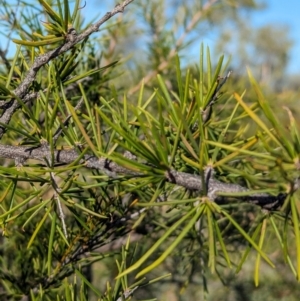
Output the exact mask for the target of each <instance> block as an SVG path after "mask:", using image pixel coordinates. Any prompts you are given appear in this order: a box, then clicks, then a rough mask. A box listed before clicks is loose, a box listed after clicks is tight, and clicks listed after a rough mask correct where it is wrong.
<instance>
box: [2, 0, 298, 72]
mask: <svg viewBox="0 0 300 301" xmlns="http://www.w3.org/2000/svg"><path fill="white" fill-rule="evenodd" d="M35 1H37V0H35ZM137 1H145V0H137ZM256 1H257V2H259V3H260V2H264V3H266V4H267V7H266V8H265V9H264V10H261V11H256V12H255V13H253V14H252V15H251V16H252V17H251V23H252V25H254V26H262V25H265V24H268V23H273V24H274V23H275V24H277V25H279V26H280V24H282V25H288V26H289V28H290V37H291V39H292V40H293V42H294V46H293V48H292V50H291V53H290V61H289V65H288V72H289V73H298V74H300V0H286V1H280V0H256ZM111 2H112V1H107V0H105V1H103V0H87V1H86V6H85V8H84V9H83V13H84V15H85V17H86V19H88V20H91V18H93V17H97V18H96V19H98V18H99V16H100V15H101V16H102V15H103V14H104V13H105V12H106V10H107V9H110V8H111V7H110V6H111V5H108V3H111ZM103 6H104V7H103ZM108 6H109V7H108ZM1 38H2V41H0V45H1V46H2V47H4V46H5V44H6V42H5V40H3V37H2V36H1ZM207 38H208V39H206V38H205V39H204V41H203V42H204V43H205V44H206V43H207V44H208V45H209V46H210V47H212V48H213V42H214V41H213V39H210V38H209V37H207ZM10 48H11V49H10V53H12V55H13V53H14V49H15V47H13V45H11V47H10ZM211 50H213V49H211ZM192 51H197V52H198V51H199V47H198V49H197V50H196V49H194V50H192Z"/></svg>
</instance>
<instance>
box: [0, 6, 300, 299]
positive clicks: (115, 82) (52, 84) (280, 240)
mask: <svg viewBox="0 0 300 301" xmlns="http://www.w3.org/2000/svg"><path fill="white" fill-rule="evenodd" d="M2 2H3V1H2ZM34 2H35V3H34V6H32V3H30V2H20V1H19V2H18V3H17V5H18V6H17V8H18V9H19V10H21V14H20V16H21V17H20V18H16V16H17V13H16V9H15V7H13V6H10V5H8V3H7V1H4V2H3V3H2V4H3V5H2V8H1V10H2V11H1V13H2V15H5V16H6V17H7V18H6V19H5V22H7V25H8V28H10V29H11V30H12V31H11V32H13V34H11V35H10V34H8V35H7V39H8V40H9V39H11V40H12V41H13V42H14V43H15V44H16V45H17V50H16V53H15V55H14V56H13V58H12V59H9V58H8V56H7V53H5V52H4V51H2V50H1V59H2V61H3V63H4V64H3V65H2V66H1V78H0V98H1V100H0V109H1V116H0V139H1V144H0V158H1V167H0V189H1V197H0V200H1V203H0V206H1V207H0V209H1V210H0V222H1V228H2V238H1V253H0V257H1V265H0V279H1V286H0V295H1V300H20V299H22V300H126V299H128V298H131V297H132V295H133V293H134V294H137V296H138V293H139V291H143V289H144V288H145V287H148V286H152V285H155V282H156V283H157V282H158V283H160V284H163V283H164V281H171V282H172V281H174V282H176V281H178V279H179V278H180V281H178V283H179V284H180V287H181V288H183V287H187V288H188V283H189V282H193V281H194V279H195V277H199V275H200V274H201V275H202V276H201V277H203V278H206V275H207V274H208V273H216V274H217V275H219V277H220V278H222V277H223V276H222V273H223V272H224V271H225V270H230V269H231V270H234V271H239V270H241V269H242V267H243V265H244V264H246V263H247V262H248V261H251V262H252V261H253V260H254V261H255V264H254V266H255V268H254V283H255V284H256V285H258V284H259V276H260V266H261V265H263V266H266V265H269V266H271V267H275V266H276V261H277V260H279V259H281V260H283V261H284V262H285V264H286V265H287V266H288V267H289V268H290V273H291V274H292V275H294V277H295V278H296V279H299V278H300V235H299V200H298V194H297V191H298V188H299V181H298V177H299V168H300V162H299V153H300V139H299V133H298V130H297V127H296V123H295V119H294V117H293V115H292V113H291V111H290V110H289V109H288V108H285V110H286V112H287V115H288V116H289V122H290V123H289V125H288V128H287V127H284V126H283V125H282V124H281V123H280V122H279V121H278V119H277V118H276V116H275V115H274V114H273V112H272V109H271V107H270V104H269V102H268V100H267V99H266V98H265V97H264V94H263V92H262V90H261V89H260V87H259V85H258V83H257V82H256V80H255V78H254V77H253V76H252V74H251V72H250V71H249V80H250V83H251V86H252V88H251V90H250V91H247V92H245V91H244V90H242V91H239V90H238V89H237V90H233V91H230V92H227V90H226V84H227V83H229V82H230V81H233V80H235V81H236V80H237V79H236V78H235V77H234V73H232V72H231V70H228V64H227V63H224V57H220V58H219V59H215V58H214V59H211V54H210V51H209V49H205V50H204V46H203V45H202V46H201V54H200V59H199V63H198V65H197V68H190V69H188V68H183V67H182V66H181V65H182V62H181V59H180V56H179V55H178V52H180V48H181V47H182V43H183V42H182V39H179V40H178V41H177V43H175V44H176V45H175V47H174V48H172V47H170V45H169V44H168V43H167V42H166V41H165V44H163V42H164V38H165V36H164V35H163V34H161V31H159V27H158V26H156V24H157V22H158V21H157V20H156V19H155V15H151V14H150V15H149V14H148V13H147V12H149V10H150V12H151V9H155V8H154V6H153V7H152V6H151V4H147V5H150V6H151V9H149V7H148V6H147V5H144V6H142V5H141V6H139V4H138V3H137V4H135V3H133V0H125V1H123V2H120V3H119V4H117V5H116V6H114V5H113V6H112V7H111V10H110V11H109V12H108V13H106V14H104V15H103V17H101V18H100V19H99V20H98V21H96V22H95V23H93V24H87V25H84V22H82V17H81V13H82V11H84V9H85V4H84V3H80V1H79V0H76V1H75V3H72V5H71V4H69V1H67V0H57V1H50V0H49V1H46V0H39V1H34ZM135 2H138V1H135ZM141 2H142V1H141ZM149 2H151V1H149ZM153 2H156V4H158V3H160V2H159V1H153ZM200 2H201V1H200ZM217 2H218V1H212V0H211V1H206V2H205V1H204V4H203V3H202V2H201V4H199V5H200V6H199V10H198V11H197V12H196V13H195V15H194V16H193V18H191V23H190V24H187V22H185V23H184V24H186V28H185V29H186V31H185V32H186V33H188V31H190V30H191V28H192V27H193V26H195V24H196V23H197V22H199V20H200V19H201V16H203V15H205V14H206V15H207V16H209V15H210V14H212V13H213V12H215V10H217V9H219V7H218V6H216V7H215V6H214V5H215V4H218V3H217ZM221 2H222V1H221ZM221 4H222V3H221ZM222 5H224V6H225V4H222ZM142 9H145V11H146V13H145V16H148V17H149V18H150V19H149V20H150V21H149V23H150V24H151V25H152V30H153V32H154V33H155V32H156V30H157V32H159V33H160V34H157V35H155V36H156V42H157V45H158V46H157V47H161V48H159V49H161V50H162V51H161V52H158V51H157V50H158V48H157V47H156V46H155V45H152V46H153V48H152V49H151V51H150V52H149V55H151V59H152V60H150V61H148V67H149V68H150V69H149V70H150V71H149V72H148V73H147V74H145V75H144V77H145V79H144V81H143V80H142V81H136V78H134V76H129V75H128V73H125V75H124V74H122V72H121V71H123V70H124V68H125V69H126V68H128V70H130V68H131V67H130V66H129V65H127V66H126V64H127V62H126V61H125V62H124V61H123V62H118V61H117V60H115V58H117V57H118V51H119V50H118V47H117V44H118V35H116V33H119V34H120V35H122V30H123V33H126V32H127V31H128V27H130V28H131V29H132V30H133V31H134V30H136V31H138V28H137V27H134V24H129V23H126V21H125V20H126V16H127V15H126V14H125V15H124V17H123V18H119V19H117V18H118V16H119V15H120V14H122V13H123V12H124V11H125V12H126V13H127V12H128V14H130V12H131V13H132V14H134V13H135V12H136V13H137V12H138V11H140V10H142ZM148 9H149V10H148ZM157 9H160V8H159V6H158V8H157ZM223 9H224V7H223ZM99 13H100V11H99ZM199 14H200V16H199ZM158 17H159V16H158ZM114 18H116V21H113V23H107V22H108V21H109V20H110V19H114ZM184 21H186V20H184ZM151 22H152V23H151ZM103 26H106V30H107V31H106V33H105V34H104V35H102V36H101V39H100V42H101V43H103V49H102V50H101V49H99V48H98V47H97V45H96V40H95V39H94V38H93V37H94V36H97V35H98V34H100V33H99V29H101V28H102V27H103ZM16 34H18V37H16ZM98 42H99V41H98ZM122 64H123V65H122ZM150 65H152V66H150ZM124 66H125V67H124ZM119 70H120V71H119ZM141 70H143V69H142V68H140V69H139V70H138V72H141ZM136 74H137V73H136ZM231 86H232V85H231ZM270 242H271V245H270ZM275 246H276V247H275ZM274 249H276V250H277V253H276V256H275V255H274V254H273V253H272V252H273V251H274ZM250 253H251V254H252V255H253V256H250V255H251V254H250ZM175 263H176V264H175ZM105 266H106V268H105ZM208 270H209V271H208ZM197 275H198V276H197ZM237 277H238V276H237ZM202 286H203V287H204V289H205V281H204V282H203V283H202ZM143 292H144V293H145V292H146V291H143ZM149 296H153V295H149ZM149 296H146V295H145V294H144V295H143V296H140V297H139V298H140V299H141V298H149ZM154 296H155V295H154Z"/></svg>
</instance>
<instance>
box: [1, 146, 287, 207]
mask: <svg viewBox="0 0 300 301" xmlns="http://www.w3.org/2000/svg"><path fill="white" fill-rule="evenodd" d="M51 156H52V154H51V151H50V150H48V149H45V148H43V147H37V148H30V147H26V146H11V145H2V144H0V157H2V158H8V159H13V160H22V162H25V161H26V160H31V159H32V160H38V161H42V162H45V158H50V157H51ZM53 157H54V162H53V163H54V164H69V163H72V162H74V161H76V160H77V159H78V157H79V154H78V153H77V152H76V151H75V150H74V149H72V150H55V151H54V154H53ZM79 163H80V164H84V166H85V167H86V168H90V169H97V170H99V171H100V172H103V173H105V174H107V175H109V176H113V177H114V176H117V175H118V174H121V175H122V174H126V175H131V176H134V177H138V176H143V173H138V172H135V171H132V170H130V169H127V168H125V167H123V166H121V165H118V164H116V163H115V162H113V161H110V160H108V159H107V158H104V157H100V158H97V157H95V156H91V155H85V156H84V157H83V159H81V160H80V162H79ZM165 178H166V181H168V182H170V183H173V184H176V185H179V186H182V187H185V188H186V189H189V190H193V191H199V192H203V190H206V191H207V196H208V197H209V198H210V199H211V200H212V201H218V200H220V199H222V198H224V197H222V196H221V197H220V195H221V194H222V193H245V195H243V196H242V197H240V196H238V198H239V199H242V200H243V201H247V202H250V203H253V204H255V205H258V206H260V207H262V208H263V209H267V210H276V209H278V208H280V207H281V206H282V204H283V202H284V200H285V198H286V196H287V194H286V193H279V194H278V195H277V196H274V195H271V194H268V193H255V194H250V193H249V195H247V191H249V189H247V188H245V187H243V186H240V185H237V184H228V183H223V182H221V181H218V180H216V179H214V177H213V172H210V173H209V177H206V184H205V183H202V178H201V177H200V176H198V175H192V174H189V173H185V172H179V171H176V170H168V171H166V172H165ZM229 197H230V196H229Z"/></svg>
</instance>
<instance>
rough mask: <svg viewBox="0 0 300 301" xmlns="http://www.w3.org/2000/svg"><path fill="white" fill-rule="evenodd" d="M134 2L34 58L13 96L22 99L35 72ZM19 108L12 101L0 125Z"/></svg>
mask: <svg viewBox="0 0 300 301" xmlns="http://www.w3.org/2000/svg"><path fill="white" fill-rule="evenodd" d="M133 1H134V0H125V1H123V3H122V4H119V5H116V6H115V8H114V9H113V10H112V11H110V12H107V13H106V14H105V15H104V16H103V17H102V18H101V19H100V20H99V21H98V22H96V23H95V24H93V25H91V26H90V27H89V28H87V29H86V30H85V31H84V32H82V33H81V34H78V35H77V34H76V31H75V32H74V29H73V30H72V31H70V32H69V34H68V35H67V38H66V40H65V43H64V44H63V45H61V46H59V47H58V48H56V49H54V50H52V51H49V52H47V53H45V54H41V55H39V56H38V57H36V59H35V61H34V63H33V65H32V66H31V68H30V69H29V71H28V73H27V75H26V77H25V79H24V80H23V81H22V83H21V84H20V85H19V86H18V87H17V88H16V89H15V90H14V91H13V94H14V95H16V96H17V97H18V98H20V99H23V98H24V97H25V96H26V94H27V93H28V89H29V87H30V85H31V84H32V83H33V81H34V80H35V78H36V75H37V72H38V71H39V70H40V69H41V67H43V66H44V65H46V64H47V63H49V62H50V61H51V60H53V59H54V58H56V57H58V56H59V55H61V54H62V53H65V52H66V51H68V50H70V49H71V48H73V47H74V46H75V45H76V44H78V43H79V42H81V41H83V40H84V39H86V38H87V37H88V36H90V35H91V34H92V33H94V32H97V31H98V30H99V28H100V26H101V25H102V24H103V23H105V22H106V21H107V20H109V19H110V18H111V17H113V16H114V15H116V14H118V13H122V12H123V11H124V9H125V7H126V6H127V5H128V4H130V3H131V2H133ZM19 107H20V105H19V103H18V101H17V100H16V99H14V100H13V101H12V102H11V104H10V107H9V108H7V109H6V110H5V111H4V112H3V114H2V116H1V117H0V124H8V123H9V122H10V120H11V118H12V116H13V114H14V112H15V111H16V110H17V109H18V108H19ZM4 132H5V126H2V125H1V126H0V138H1V137H2V136H3V134H4Z"/></svg>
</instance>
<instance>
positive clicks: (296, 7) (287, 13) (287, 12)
mask: <svg viewBox="0 0 300 301" xmlns="http://www.w3.org/2000/svg"><path fill="white" fill-rule="evenodd" d="M264 2H265V3H266V4H267V8H266V9H264V10H262V11H260V12H256V13H255V14H253V19H252V21H253V24H254V25H257V26H260V25H264V24H267V23H276V24H279V25H280V24H284V25H288V26H289V27H290V33H291V34H290V37H291V38H292V40H293V42H294V46H293V48H292V51H291V53H290V62H289V66H288V71H289V72H290V73H298V74H299V73H300V1H299V0H286V1H280V0H265V1H264Z"/></svg>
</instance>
